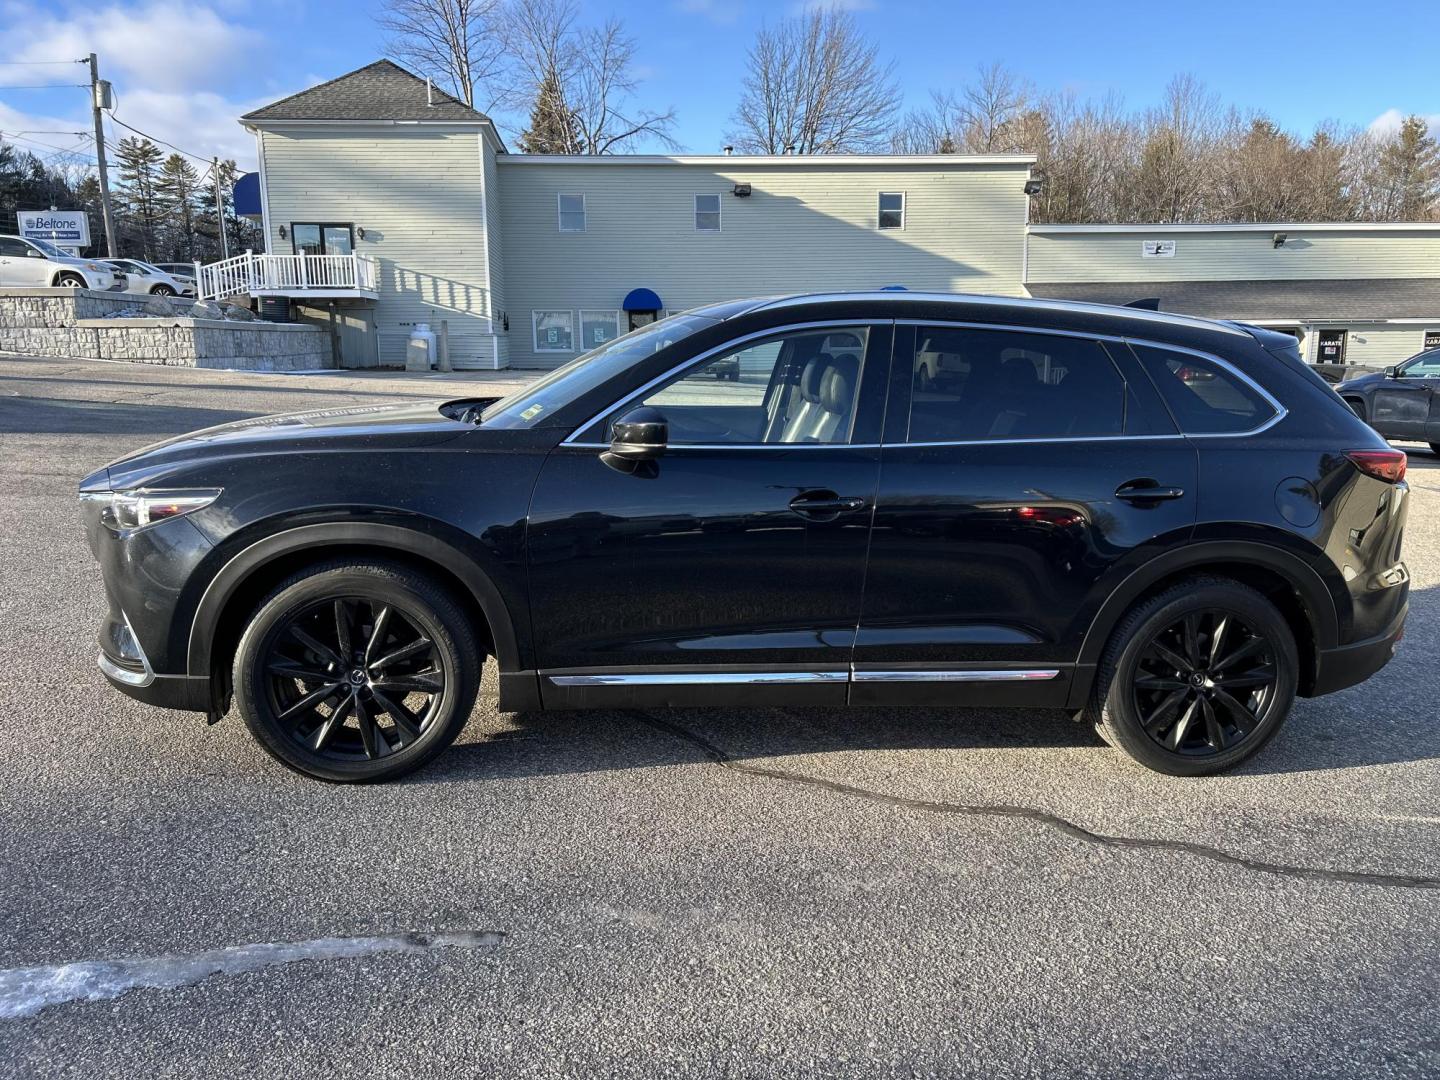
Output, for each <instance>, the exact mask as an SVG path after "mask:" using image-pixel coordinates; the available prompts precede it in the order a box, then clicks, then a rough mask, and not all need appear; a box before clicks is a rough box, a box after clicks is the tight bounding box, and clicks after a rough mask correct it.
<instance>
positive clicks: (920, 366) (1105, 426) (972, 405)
mask: <svg viewBox="0 0 1440 1080" xmlns="http://www.w3.org/2000/svg"><path fill="white" fill-rule="evenodd" d="M913 364H914V368H913V382H912V391H911V396H910V427H909V436H908V437H909V441H910V442H912V443H914V442H967V441H972V440H977V441H978V440H985V439H1045V438H1077V437H1085V436H1106V435H1119V434H1121V433H1122V432H1123V430H1124V425H1125V381H1124V379H1123V378H1121V376H1120V372H1119V371H1118V370H1116V368H1115V365H1114V363H1113V362H1112V361H1111V359H1110V357H1109V355H1108V354H1107V353H1106V352H1105V349H1104V346H1102V345H1101V344H1100V343H1099V342H1097V341H1087V340H1085V339H1084V338H1070V337H1056V336H1051V335H1048V334H1027V333H1015V332H1012V331H1001V330H971V329H964V328H959V327H929V326H921V327H917V328H916V338H915V355H914V360H913Z"/></svg>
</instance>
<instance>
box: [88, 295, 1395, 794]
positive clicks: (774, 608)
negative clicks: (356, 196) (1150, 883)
mask: <svg viewBox="0 0 1440 1080" xmlns="http://www.w3.org/2000/svg"><path fill="white" fill-rule="evenodd" d="M717 370H719V371H722V372H724V373H725V376H726V377H725V378H722V379H717V378H716V377H715V372H716V371H717ZM732 373H733V375H734V376H735V377H734V378H731V377H730V376H731V375H732ZM1404 474H1405V455H1404V454H1402V453H1400V452H1399V451H1396V450H1392V449H1390V448H1389V446H1388V445H1387V444H1386V443H1385V442H1384V441H1383V440H1382V439H1381V438H1380V437H1379V436H1378V435H1377V434H1376V433H1375V432H1374V431H1372V430H1371V429H1370V428H1369V427H1367V426H1366V425H1365V424H1364V423H1363V422H1362V421H1361V420H1360V419H1359V418H1357V417H1356V416H1355V414H1354V413H1353V412H1352V411H1351V410H1350V409H1349V408H1348V407H1347V406H1346V405H1345V404H1344V402H1342V401H1341V399H1340V398H1339V397H1338V396H1337V395H1336V394H1335V392H1334V391H1333V390H1332V389H1330V387H1329V386H1328V385H1327V384H1326V383H1325V382H1324V381H1323V380H1322V379H1320V378H1319V377H1318V376H1316V375H1315V374H1314V373H1313V372H1312V371H1310V370H1309V369H1308V368H1307V367H1306V366H1305V365H1304V363H1303V362H1302V361H1301V360H1300V358H1299V356H1298V354H1297V353H1296V350H1295V343H1294V340H1293V339H1292V338H1289V337H1286V336H1284V335H1279V334H1272V333H1269V332H1267V331H1264V330H1258V329H1254V328H1248V327H1241V326H1237V325H1234V324H1229V323H1219V322H1208V321H1203V320H1199V319H1191V318H1184V317H1179V316H1173V315H1163V314H1159V313H1156V312H1149V311H1141V310H1136V309H1128V308H1110V307H1101V306H1094V305H1083V304H1067V303H1056V302H1046V301H1024V300H1009V299H1001V298H995V297H979V296H974V297H964V296H950V295H925V294H918V293H899V292H889V291H886V292H877V293H856V294H837V295H821V296H795V297H789V298H783V299H774V298H771V299H764V300H751V301H742V302H735V303H729V304H721V305H716V306H713V307H707V308H701V309H698V310H695V311H691V312H687V313H685V314H682V315H676V316H674V317H672V318H669V319H665V320H663V321H661V322H658V323H655V324H653V325H650V326H647V327H644V328H643V329H640V330H637V331H635V332H634V333H631V334H629V335H627V336H626V337H623V338H620V339H617V340H615V341H611V342H609V343H607V344H606V345H604V346H603V347H601V348H599V349H597V350H595V351H594V352H592V353H589V354H587V355H585V356H582V357H580V358H579V359H578V360H576V361H575V362H573V363H571V364H569V365H567V366H565V367H563V368H561V369H559V370H558V371H555V372H553V373H551V374H550V375H548V376H547V377H545V378H543V379H541V380H540V381H538V382H536V383H534V384H532V385H531V386H530V387H528V388H527V389H525V390H524V391H522V392H521V393H519V394H516V395H515V396H513V397H510V398H506V399H504V400H499V401H491V400H461V401H449V402H435V403H429V404H422V405H417V404H399V405H384V406H373V407H370V406H367V407H360V408H337V409H328V410H323V411H320V412H310V413H303V414H300V415H295V416H280V417H271V418H265V419H256V420H247V421H243V422H240V423H235V424H227V425H225V426H223V427H217V428H211V429H209V430H207V431H201V432H197V433H195V434H193V435H189V436H184V437H181V438H178V439H172V440H170V441H168V442H165V443H161V444H159V445H157V446H153V447H151V448H149V449H147V450H143V451H141V452H139V453H136V454H133V455H130V456H128V457H125V458H123V459H121V460H119V461H117V462H115V463H113V464H112V465H110V466H109V467H108V468H106V469H102V470H100V471H99V472H97V473H95V474H94V475H93V476H90V477H89V478H87V479H86V480H85V481H84V483H83V484H82V485H81V489H80V490H81V496H82V500H83V505H84V508H85V518H86V527H87V529H88V533H89V540H90V545H91V547H92V549H93V550H94V552H95V555H96V557H97V558H98V559H99V561H100V564H101V566H102V568H103V571H104V578H105V591H106V594H107V597H108V599H109V613H108V615H107V616H106V618H105V621H104V623H103V626H102V629H101V640H100V645H101V652H100V667H101V669H102V670H103V671H104V672H105V674H106V676H107V677H108V678H109V679H110V681H111V682H112V683H114V684H115V685H116V686H117V687H119V688H120V689H121V690H123V691H124V692H126V693H128V694H130V695H132V696H134V697H137V698H139V699H141V700H142V701H147V702H151V703H153V704H156V705H164V706H168V707H171V708H181V709H193V710H197V711H201V712H207V713H209V714H210V716H211V718H212V719H218V718H219V717H220V716H221V715H222V714H223V713H225V712H226V711H227V710H228V709H229V707H230V702H231V700H232V695H233V700H234V702H235V704H236V705H237V706H238V708H239V710H240V713H241V714H242V715H243V716H244V718H245V721H246V723H247V724H248V725H249V726H250V729H251V730H252V731H253V732H254V734H255V736H256V738H257V739H258V740H259V742H260V744H261V745H262V746H264V747H265V749H266V750H268V751H269V752H270V753H271V754H273V755H274V756H275V757H277V758H278V759H279V760H280V761H282V762H284V763H285V764H286V765H288V766H290V767H291V768H294V769H297V770H299V771H301V772H304V773H307V774H309V775H311V776H316V777H321V778H324V779H327V780H340V781H355V780H376V779H382V778H387V777H392V776H395V775H398V774H400V773H403V772H406V771H407V770H410V769H413V768H415V767H416V766H418V765H420V764H422V763H424V762H425V761H427V760H429V759H430V758H431V757H433V756H434V755H435V754H437V753H439V752H440V751H441V750H442V749H443V748H444V747H445V746H446V745H448V744H449V743H450V742H451V740H453V739H454V738H455V736H456V734H457V733H458V732H459V731H460V729H461V727H462V726H463V725H464V723H465V721H466V719H467V717H468V716H469V714H470V711H471V708H472V705H473V702H474V699H475V695H476V692H477V688H478V686H479V682H480V670H481V664H482V662H483V659H484V658H485V657H486V656H492V657H494V658H495V661H496V663H497V665H498V667H499V693H500V701H499V707H500V708H501V709H505V710H533V709H557V708H589V707H613V706H625V707H639V708H651V707H665V706H680V705H711V706H746V705H755V706H770V705H796V706H798V705H812V706H814V705H819V706H841V705H924V706H946V705H983V706H1042V707H1053V708H1057V709H1067V710H1070V711H1072V712H1074V713H1075V714H1076V715H1077V716H1080V717H1082V718H1084V719H1085V720H1087V721H1089V722H1091V723H1094V724H1095V725H1096V726H1097V727H1098V729H1099V730H1100V732H1101V733H1102V734H1103V736H1104V737H1105V738H1106V739H1108V740H1110V741H1111V742H1113V743H1115V744H1116V745H1118V746H1120V747H1123V748H1124V749H1125V750H1126V751H1128V752H1129V753H1130V754H1131V755H1132V756H1133V757H1135V758H1136V759H1137V760H1139V761H1140V762H1142V763H1143V764H1145V765H1148V766H1150V767H1151V768H1154V769H1158V770H1161V771H1164V772H1169V773H1174V774H1182V775H1195V774H1200V773H1209V772H1214V771H1217V770H1220V769H1224V768H1228V767H1230V766H1233V765H1235V764H1236V763H1238V762H1240V761H1242V760H1244V759H1246V758H1247V757H1249V756H1250V755H1251V754H1253V753H1255V752H1256V751H1257V750H1258V749H1260V747H1262V746H1263V745H1264V744H1265V743H1266V741H1267V740H1269V739H1270V738H1271V737H1272V736H1273V735H1274V734H1275V732H1276V730H1277V729H1278V728H1279V726H1280V724H1281V722H1282V721H1283V720H1284V718H1285V716H1286V714H1287V712H1288V711H1289V709H1290V707H1291V704H1292V702H1293V700H1294V697H1295V695H1296V694H1297V693H1298V694H1302V695H1315V694H1324V693H1328V692H1330V691H1333V690H1338V689H1341V688H1342V687H1346V686H1350V685H1352V684H1354V683H1357V682H1359V681H1361V680H1363V679H1365V678H1366V677H1368V676H1369V675H1371V674H1373V673H1374V672H1375V671H1377V670H1379V669H1380V668H1381V667H1382V666H1383V665H1384V664H1385V663H1386V662H1387V661H1388V660H1389V658H1390V656H1391V654H1392V652H1393V650H1394V647H1395V645H1396V643H1397V642H1398V641H1399V639H1400V636H1401V632H1402V628H1403V625H1404V620H1405V612H1406V595H1407V590H1408V585H1409V576H1408V574H1407V572H1406V569H1405V565H1404V564H1403V563H1402V562H1401V561H1400V541H1401V534H1402V532H1403V528H1404V523H1405V509H1406V495H1407V488H1406V485H1405V483H1404ZM957 722H963V720H960V719H959V718H957Z"/></svg>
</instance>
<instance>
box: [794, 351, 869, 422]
mask: <svg viewBox="0 0 1440 1080" xmlns="http://www.w3.org/2000/svg"><path fill="white" fill-rule="evenodd" d="M859 374H860V358H859V357H858V356H856V355H855V354H854V353H842V354H841V355H839V356H837V357H835V358H834V360H833V361H832V362H831V364H830V367H829V369H828V370H827V371H826V372H825V375H824V377H823V378H822V379H821V381H820V407H819V410H818V411H817V412H816V413H815V414H814V421H815V422H814V424H813V425H812V426H811V427H809V428H808V429H807V430H802V431H800V432H799V438H797V439H794V440H792V441H794V442H817V443H833V442H844V441H845V439H846V438H848V437H849V434H850V411H851V407H852V406H853V404H854V402H855V382H856V379H857V378H858V377H859Z"/></svg>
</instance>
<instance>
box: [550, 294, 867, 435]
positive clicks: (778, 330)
mask: <svg viewBox="0 0 1440 1080" xmlns="http://www.w3.org/2000/svg"><path fill="white" fill-rule="evenodd" d="M557 310H558V309H557ZM894 321H895V320H893V319H819V320H816V321H814V322H801V323H788V324H786V325H784V326H772V327H770V328H769V329H766V330H756V331H754V332H753V333H749V334H744V335H742V336H741V337H738V338H731V339H730V340H729V341H726V342H723V343H722V344H720V345H716V346H715V347H714V348H713V349H706V350H705V351H704V352H702V353H696V354H695V355H694V356H692V357H690V358H689V359H687V360H682V361H681V362H680V363H678V364H676V365H675V366H674V367H672V368H670V369H669V370H668V371H666V372H665V373H664V374H662V375H657V376H656V377H655V378H653V379H651V380H650V381H649V382H647V383H646V384H645V385H644V386H641V387H639V388H637V389H635V390H632V391H631V392H630V393H629V394H626V395H625V396H624V397H623V398H621V399H620V400H619V401H617V402H614V403H613V404H611V405H607V406H606V407H605V408H603V409H601V410H600V411H599V412H598V413H596V414H595V415H594V416H592V417H590V419H589V420H586V421H585V422H584V423H583V424H581V425H579V426H578V427H577V428H576V429H575V430H574V431H573V432H571V433H570V435H569V436H568V437H567V438H565V439H564V440H562V441H561V443H560V445H561V446H578V447H585V448H594V447H600V448H602V449H603V448H606V447H608V446H609V445H610V444H609V443H593V442H583V443H582V442H578V441H576V440H577V437H578V436H579V435H580V433H581V432H583V431H587V430H588V429H589V428H590V426H591V425H592V424H594V423H596V422H598V421H600V420H603V419H605V417H606V416H608V415H609V414H610V413H612V412H615V411H617V410H619V409H623V408H624V407H625V406H626V405H629V404H630V403H631V402H632V401H634V400H635V399H636V398H637V397H639V396H640V395H641V394H644V393H647V392H649V391H650V390H653V389H654V388H655V387H657V386H659V385H660V384H661V383H663V382H665V381H666V380H667V379H670V378H671V377H673V376H674V375H676V374H678V373H680V372H683V371H685V369H686V368H689V367H690V366H692V365H699V364H701V363H703V362H704V361H706V360H709V359H711V358H712V357H715V356H723V355H725V353H726V351H727V350H728V351H732V352H733V351H736V347H737V346H739V345H741V344H743V343H744V342H746V341H754V340H755V339H756V338H769V337H778V336H780V335H781V334H788V333H790V332H791V331H792V330H818V329H820V328H821V327H826V326H864V327H870V326H877V325H884V324H887V323H893V322H894ZM866 350H867V351H868V350H869V341H868V339H867V341H866ZM856 392H857V393H858V392H859V388H858V387H857V388H856ZM711 445H712V446H713V447H716V448H724V449H727V450H736V449H747V450H760V449H769V450H793V449H794V448H795V447H797V446H819V447H823V448H825V449H827V450H833V449H835V448H836V447H840V446H853V445H854V444H852V443H848V442H846V443H715V444H711ZM687 447H688V448H692V449H699V444H697V443H687V444H677V445H676V446H674V447H670V448H668V449H675V450H680V449H684V448H687ZM708 448H710V447H707V449H708Z"/></svg>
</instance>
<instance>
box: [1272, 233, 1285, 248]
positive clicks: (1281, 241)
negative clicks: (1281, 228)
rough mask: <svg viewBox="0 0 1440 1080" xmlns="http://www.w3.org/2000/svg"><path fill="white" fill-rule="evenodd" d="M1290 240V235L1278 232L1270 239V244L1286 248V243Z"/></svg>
mask: <svg viewBox="0 0 1440 1080" xmlns="http://www.w3.org/2000/svg"><path fill="white" fill-rule="evenodd" d="M1289 239H1290V234H1289V233H1283V232H1277V233H1276V234H1275V235H1274V236H1272V237H1270V243H1271V246H1273V247H1277V248H1278V247H1284V246H1285V241H1286V240H1289Z"/></svg>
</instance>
